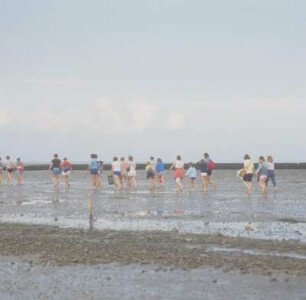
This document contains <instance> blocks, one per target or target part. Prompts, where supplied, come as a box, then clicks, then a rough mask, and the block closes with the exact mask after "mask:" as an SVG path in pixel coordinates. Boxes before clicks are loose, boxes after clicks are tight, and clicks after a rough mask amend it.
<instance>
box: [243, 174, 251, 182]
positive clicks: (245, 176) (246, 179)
mask: <svg viewBox="0 0 306 300" xmlns="http://www.w3.org/2000/svg"><path fill="white" fill-rule="evenodd" d="M252 179H253V174H246V175H244V176H243V181H245V182H252Z"/></svg>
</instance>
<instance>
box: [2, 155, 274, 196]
mask: <svg viewBox="0 0 306 300" xmlns="http://www.w3.org/2000/svg"><path fill="white" fill-rule="evenodd" d="M215 167H216V165H215V163H214V161H213V160H212V159H211V158H210V156H209V154H208V153H204V155H203V158H202V159H201V160H199V161H198V162H196V163H194V162H190V163H189V164H188V165H187V166H186V165H185V163H184V162H183V160H182V157H181V156H180V155H178V156H177V157H176V160H175V162H174V163H173V164H172V165H171V166H170V168H168V169H166V166H165V164H164V162H163V161H162V159H161V158H157V159H155V158H154V157H150V159H149V160H148V162H147V163H146V166H145V171H146V177H147V180H148V185H149V189H150V190H152V191H153V190H155V189H160V188H163V187H164V185H165V174H166V172H167V171H173V177H174V182H175V189H176V191H177V192H179V193H181V192H182V191H183V183H182V181H183V179H184V178H185V177H187V179H188V186H189V190H192V191H195V190H197V177H198V172H197V169H199V171H200V183H201V190H202V192H207V189H208V187H209V186H211V187H212V188H213V189H214V190H215V189H216V184H215V183H214V182H213V181H212V173H213V171H214V170H215ZM103 168H104V165H103V161H101V160H99V159H98V155H97V154H91V156H90V162H89V164H88V171H89V173H90V176H91V185H92V188H93V189H100V188H102V172H103ZM274 169H275V165H274V160H273V157H272V156H267V158H265V157H264V156H260V157H259V159H258V168H257V170H255V165H254V163H253V161H252V160H251V157H250V156H249V155H248V154H246V155H245V156H244V164H243V168H242V169H241V170H239V171H238V173H237V176H239V177H241V179H242V181H243V183H244V185H245V187H246V189H247V193H248V194H250V193H251V191H252V181H253V177H254V174H255V175H257V180H258V184H259V186H260V189H261V191H262V192H263V193H265V192H266V191H267V186H268V183H269V181H270V180H271V181H272V184H273V186H274V189H275V190H277V186H276V180H275V172H274ZM4 171H6V180H7V184H9V185H10V184H11V183H12V180H13V178H14V173H15V172H17V178H18V184H22V182H23V179H24V164H23V162H22V161H21V159H20V158H17V160H16V163H13V162H12V161H11V159H10V156H6V160H5V161H4V162H2V159H1V158H0V183H2V179H3V172H4ZM49 171H50V172H51V174H52V181H53V185H54V188H55V189H58V188H59V183H60V176H63V177H64V182H65V188H66V189H69V188H70V182H69V178H70V174H71V172H72V164H71V163H70V162H69V161H68V159H67V158H66V157H65V158H64V159H63V161H61V159H60V158H59V156H58V154H54V156H53V159H52V161H51V163H50V165H49ZM136 175H137V165H136V163H135V161H134V158H133V156H131V155H130V156H128V157H127V158H125V157H121V158H118V157H117V156H115V157H114V158H113V161H112V164H111V170H110V172H109V174H108V176H107V178H108V183H109V184H110V185H114V189H115V191H119V190H122V189H127V190H132V189H134V190H136V189H137V180H136V178H137V176H136Z"/></svg>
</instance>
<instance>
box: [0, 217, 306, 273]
mask: <svg viewBox="0 0 306 300" xmlns="http://www.w3.org/2000/svg"><path fill="white" fill-rule="evenodd" d="M0 255H1V256H2V257H6V256H9V257H16V258H17V257H19V258H27V259H28V258H29V257H31V262H32V263H33V264H36V265H56V266H73V265H88V266H93V265H101V264H104V265H105V264H119V265H130V264H140V265H154V266H159V267H160V268H161V269H162V268H163V267H167V268H169V267H170V268H173V269H182V270H189V269H198V268H207V267H213V268H218V269H221V270H223V271H225V272H229V271H239V272H241V273H242V274H258V275H265V276H274V275H275V274H286V275H295V276H305V275H306V245H305V244H302V243H299V242H296V241H270V240H254V239H247V238H239V237H236V238H235V237H224V236H222V235H213V234H212V235H204V234H201V235H197V234H180V233H178V232H176V231H171V232H148V231H142V232H132V231H112V230H104V231H96V230H80V229H69V228H59V227H51V226H35V225H16V224H5V223H2V224H0Z"/></svg>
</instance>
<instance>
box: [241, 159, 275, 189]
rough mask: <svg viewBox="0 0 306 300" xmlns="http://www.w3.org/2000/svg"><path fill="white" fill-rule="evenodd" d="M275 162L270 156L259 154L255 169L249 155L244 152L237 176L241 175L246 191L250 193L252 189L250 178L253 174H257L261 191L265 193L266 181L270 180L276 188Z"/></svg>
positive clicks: (251, 178)
mask: <svg viewBox="0 0 306 300" xmlns="http://www.w3.org/2000/svg"><path fill="white" fill-rule="evenodd" d="M274 170H275V164H274V159H273V157H272V156H270V155H269V156H267V159H265V157H264V156H260V157H259V159H258V167H257V170H256V171H255V166H254V163H253V161H252V160H251V157H250V155H248V154H246V155H245V156H244V165H243V168H242V169H241V170H239V171H238V174H237V175H238V176H239V177H241V179H242V181H243V183H244V185H245V187H246V189H247V193H248V194H250V193H251V191H252V180H253V176H254V174H255V175H256V176H257V181H258V184H259V186H260V189H261V192H262V193H265V192H266V191H267V187H268V183H269V181H270V180H271V181H272V184H273V187H274V190H275V191H276V190H277V186H276V180H275V172H274Z"/></svg>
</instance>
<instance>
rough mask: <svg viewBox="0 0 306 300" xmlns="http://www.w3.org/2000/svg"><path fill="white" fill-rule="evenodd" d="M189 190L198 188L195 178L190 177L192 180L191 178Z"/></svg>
mask: <svg viewBox="0 0 306 300" xmlns="http://www.w3.org/2000/svg"><path fill="white" fill-rule="evenodd" d="M189 190H190V191H196V190H197V185H196V183H195V179H194V178H190V180H189Z"/></svg>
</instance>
